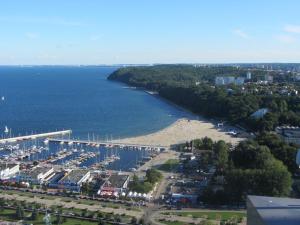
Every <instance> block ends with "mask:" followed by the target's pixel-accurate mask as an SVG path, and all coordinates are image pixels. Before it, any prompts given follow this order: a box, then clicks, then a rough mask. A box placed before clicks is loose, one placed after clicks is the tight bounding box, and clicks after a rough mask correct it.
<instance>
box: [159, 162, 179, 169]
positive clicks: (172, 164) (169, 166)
mask: <svg viewBox="0 0 300 225" xmlns="http://www.w3.org/2000/svg"><path fill="white" fill-rule="evenodd" d="M178 165H179V160H178V159H168V160H167V161H166V162H165V163H164V164H162V165H161V166H160V167H159V168H158V169H159V170H163V171H166V172H170V171H172V170H173V169H175V168H176V167H177V166H178Z"/></svg>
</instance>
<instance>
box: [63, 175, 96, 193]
mask: <svg viewBox="0 0 300 225" xmlns="http://www.w3.org/2000/svg"><path fill="white" fill-rule="evenodd" d="M90 176H91V173H90V171H89V170H86V169H75V170H72V171H71V172H69V173H67V174H66V175H65V176H64V177H63V178H62V179H61V180H60V181H58V186H59V187H60V188H64V189H69V190H71V191H76V192H80V188H81V185H82V183H84V182H86V181H87V180H88V179H89V178H90Z"/></svg>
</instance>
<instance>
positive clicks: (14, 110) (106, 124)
mask: <svg viewBox="0 0 300 225" xmlns="http://www.w3.org/2000/svg"><path fill="white" fill-rule="evenodd" d="M116 69H117V68H116V67H98V66H90V67H68V66H65V67H64V66H35V67H20V66H19V67H8V66H3V67H0V96H4V97H5V101H0V134H1V133H3V131H4V127H5V126H7V127H8V128H10V129H11V130H12V133H13V134H14V135H19V134H26V133H32V132H35V133H37V132H46V131H54V130H61V129H72V130H73V135H74V136H76V137H79V138H87V135H88V133H90V134H91V133H94V134H95V135H97V136H99V138H102V139H110V138H111V137H112V138H122V137H129V136H136V135H140V134H145V133H151V132H154V131H157V130H159V129H161V128H163V127H166V126H168V125H169V124H171V123H172V122H174V121H176V120H177V119H178V118H180V117H182V116H189V114H188V113H187V112H185V111H182V110H180V109H178V108H175V107H173V106H172V105H170V104H168V103H166V102H164V101H161V100H160V99H158V98H156V97H154V96H151V95H149V94H147V93H145V92H143V91H138V90H132V89H128V88H126V87H125V85H124V84H120V83H117V82H113V81H108V80H107V79H106V78H107V76H108V75H109V74H110V73H112V72H113V71H114V70H116Z"/></svg>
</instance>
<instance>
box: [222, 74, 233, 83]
mask: <svg viewBox="0 0 300 225" xmlns="http://www.w3.org/2000/svg"><path fill="white" fill-rule="evenodd" d="M223 79H224V83H225V85H227V84H234V83H235V77H232V76H229V77H223Z"/></svg>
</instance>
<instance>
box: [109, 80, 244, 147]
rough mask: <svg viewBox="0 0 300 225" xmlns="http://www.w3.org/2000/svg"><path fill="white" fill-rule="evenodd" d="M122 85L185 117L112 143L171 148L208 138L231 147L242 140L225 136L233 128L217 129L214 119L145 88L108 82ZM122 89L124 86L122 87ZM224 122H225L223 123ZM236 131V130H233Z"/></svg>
mask: <svg viewBox="0 0 300 225" xmlns="http://www.w3.org/2000/svg"><path fill="white" fill-rule="evenodd" d="M109 81H113V82H117V83H119V84H122V85H124V84H125V86H126V87H127V88H132V90H135V91H143V92H144V93H146V94H148V95H150V96H153V97H154V98H157V99H158V100H159V101H162V102H164V103H166V104H168V105H170V106H172V107H174V108H175V109H176V110H179V111H182V112H184V113H185V114H186V115H185V116H183V117H181V118H179V119H177V120H176V121H175V122H173V123H171V124H170V125H168V126H166V127H165V128H162V129H160V130H158V131H155V132H152V133H148V134H142V135H137V136H133V137H125V138H121V139H120V140H113V141H112V142H120V143H124V144H126V143H127V144H149V145H160V146H172V145H175V144H180V143H184V142H186V141H191V140H193V139H198V138H204V137H209V138H211V139H212V140H213V141H218V140H224V141H225V142H228V143H231V144H232V145H236V144H238V143H239V142H240V141H242V140H244V138H237V137H232V136H231V135H229V134H227V133H226V131H225V130H229V129H232V127H233V126H230V125H224V126H223V127H222V128H221V129H220V128H218V127H217V125H216V123H217V121H216V119H215V118H206V117H205V116H202V115H198V114H196V113H194V112H192V111H190V110H189V109H186V108H184V107H183V106H180V105H177V104H175V103H173V102H171V101H170V100H168V99H166V98H163V97H162V96H160V95H159V93H156V94H152V93H151V91H149V90H148V89H146V88H142V87H133V86H130V85H128V84H126V83H123V82H120V81H117V80H109ZM123 87H124V86H123ZM224 122H226V121H224ZM235 129H237V128H235Z"/></svg>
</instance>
